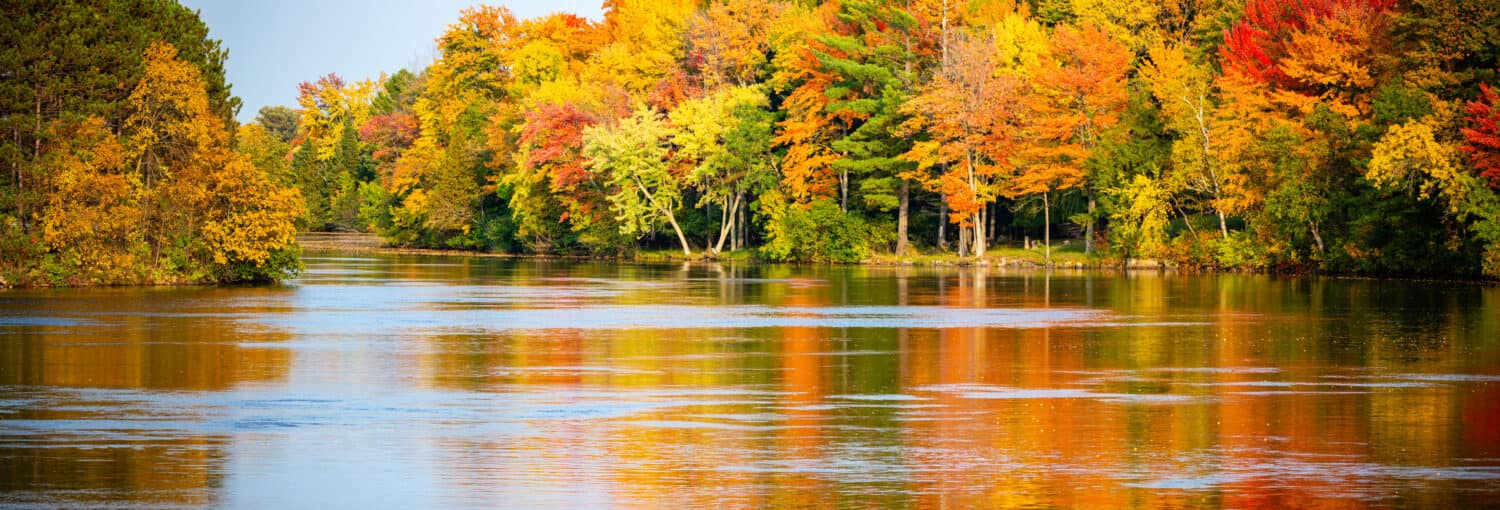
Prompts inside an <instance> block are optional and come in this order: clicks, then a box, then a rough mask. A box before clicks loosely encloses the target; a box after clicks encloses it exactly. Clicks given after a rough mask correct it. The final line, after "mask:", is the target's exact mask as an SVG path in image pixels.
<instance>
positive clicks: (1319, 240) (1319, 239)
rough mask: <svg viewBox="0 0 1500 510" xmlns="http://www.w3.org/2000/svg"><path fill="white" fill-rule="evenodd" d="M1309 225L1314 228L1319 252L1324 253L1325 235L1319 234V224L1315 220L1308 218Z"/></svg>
mask: <svg viewBox="0 0 1500 510" xmlns="http://www.w3.org/2000/svg"><path fill="white" fill-rule="evenodd" d="M1307 226H1308V227H1309V228H1310V229H1311V230H1312V236H1313V242H1315V243H1317V245H1318V254H1319V255H1322V254H1323V236H1322V235H1320V234H1318V224H1317V222H1314V221H1313V220H1311V219H1309V220H1307Z"/></svg>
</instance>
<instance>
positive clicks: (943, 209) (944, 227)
mask: <svg viewBox="0 0 1500 510" xmlns="http://www.w3.org/2000/svg"><path fill="white" fill-rule="evenodd" d="M937 247H938V251H948V202H945V201H943V198H942V197H938V238H937Z"/></svg>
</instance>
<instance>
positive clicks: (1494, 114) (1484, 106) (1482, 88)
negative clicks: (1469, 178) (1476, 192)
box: [1463, 84, 1500, 189]
mask: <svg viewBox="0 0 1500 510" xmlns="http://www.w3.org/2000/svg"><path fill="white" fill-rule="evenodd" d="M1496 104H1500V94H1496V93H1495V89H1494V88H1491V87H1490V86H1489V85H1485V84H1480V85H1479V99H1477V100H1474V101H1470V102H1469V105H1468V107H1467V108H1465V109H1464V111H1465V112H1466V113H1468V114H1469V116H1468V121H1469V126H1470V127H1468V128H1464V129H1463V134H1464V139H1465V140H1467V141H1468V142H1469V143H1466V144H1464V146H1463V150H1464V152H1467V153H1469V163H1470V164H1472V165H1474V169H1475V170H1478V171H1479V175H1480V176H1482V177H1485V178H1487V179H1489V181H1490V187H1491V188H1495V189H1500V129H1497V126H1496V123H1497V122H1500V108H1496Z"/></svg>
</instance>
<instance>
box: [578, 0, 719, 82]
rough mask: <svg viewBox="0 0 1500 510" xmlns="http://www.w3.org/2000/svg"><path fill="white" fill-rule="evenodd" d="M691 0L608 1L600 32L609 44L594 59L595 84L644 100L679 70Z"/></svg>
mask: <svg viewBox="0 0 1500 510" xmlns="http://www.w3.org/2000/svg"><path fill="white" fill-rule="evenodd" d="M697 7H698V2H696V1H694V0H607V1H605V2H604V30H605V32H606V33H608V34H609V38H610V41H611V43H610V44H608V45H606V46H605V47H603V48H601V49H600V50H599V52H598V53H597V54H596V55H595V59H596V61H597V65H596V66H595V68H594V69H595V71H596V72H598V73H599V74H598V75H596V76H594V77H593V78H595V79H596V81H598V82H615V83H619V84H620V85H621V86H623V87H624V88H625V90H628V91H629V92H630V93H631V94H633V95H634V96H635V97H636V98H637V99H643V98H644V97H645V94H646V93H647V92H650V91H651V90H652V89H653V88H655V87H656V84H657V82H659V81H661V79H662V78H663V77H665V76H667V73H668V72H669V71H670V70H672V69H675V68H676V67H677V62H678V61H679V60H681V58H682V53H683V43H684V37H683V34H684V33H685V32H686V30H687V24H688V18H689V17H691V16H692V15H693V13H694V12H696V11H697Z"/></svg>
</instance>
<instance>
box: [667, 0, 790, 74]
mask: <svg viewBox="0 0 1500 510" xmlns="http://www.w3.org/2000/svg"><path fill="white" fill-rule="evenodd" d="M787 8H788V5H787V4H786V3H785V2H781V1H779V0H725V1H716V2H713V3H711V4H710V5H709V6H708V8H707V9H705V10H704V11H703V12H701V13H699V14H698V15H697V16H695V17H694V18H693V19H692V22H691V23H690V25H689V28H688V32H687V38H688V45H689V48H688V51H689V52H690V53H691V54H692V56H693V57H694V58H696V59H701V61H702V63H701V64H699V68H700V70H701V72H702V73H703V81H704V85H705V86H706V87H707V88H709V89H713V88H717V87H719V86H722V85H738V86H748V85H751V84H754V83H759V82H761V81H762V80H763V79H764V78H765V74H766V73H767V71H768V70H769V68H770V66H769V64H770V55H771V30H772V27H771V25H772V24H773V23H775V22H776V21H777V20H778V19H780V18H781V15H782V13H784V12H786V10H787Z"/></svg>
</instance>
